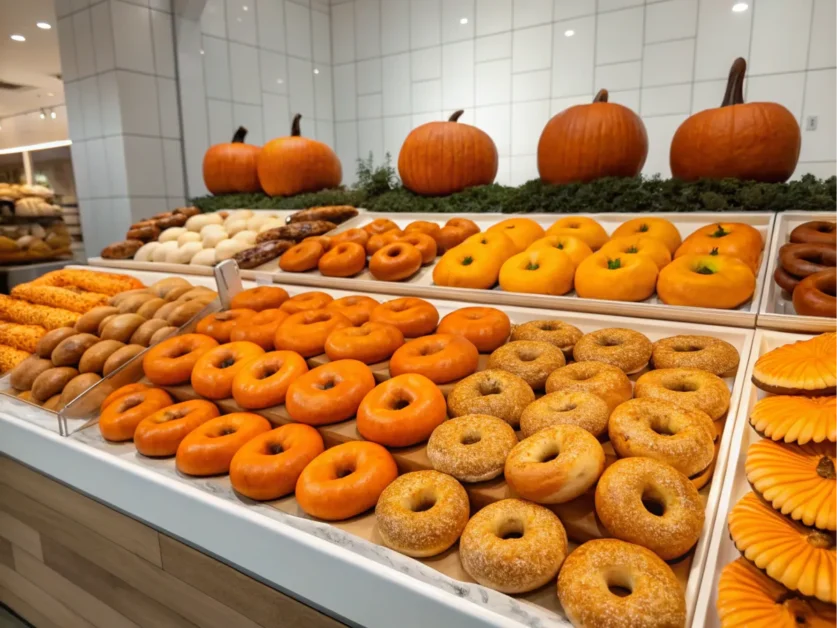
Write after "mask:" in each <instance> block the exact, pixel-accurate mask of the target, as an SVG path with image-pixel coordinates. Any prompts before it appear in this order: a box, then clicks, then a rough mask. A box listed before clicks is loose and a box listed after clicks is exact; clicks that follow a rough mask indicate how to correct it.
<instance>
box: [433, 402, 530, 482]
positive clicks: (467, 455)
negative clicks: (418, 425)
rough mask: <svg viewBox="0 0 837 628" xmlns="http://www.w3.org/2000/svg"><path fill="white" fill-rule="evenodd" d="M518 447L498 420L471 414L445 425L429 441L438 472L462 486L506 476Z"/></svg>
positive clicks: (509, 428)
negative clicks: (508, 461) (508, 458)
mask: <svg viewBox="0 0 837 628" xmlns="http://www.w3.org/2000/svg"><path fill="white" fill-rule="evenodd" d="M515 445H517V436H515V434H514V430H513V429H512V427H511V426H510V425H509V424H508V423H506V422H505V421H503V420H502V419H498V418H497V417H493V416H488V415H486V414H468V415H465V416H461V417H458V418H456V419H451V420H450V421H445V422H444V423H442V424H441V425H439V426H438V427H437V428H436V429H434V430H433V433H432V434H431V435H430V440H428V441H427V457H428V458H429V459H430V464H432V465H433V468H434V469H436V471H441V472H442V473H447V474H448V475H452V476H453V477H455V478H456V479H457V480H459V481H461V482H484V481H486V480H492V479H494V478H496V477H497V476H498V475H500V474H501V473H502V472H503V465H504V464H505V462H506V456H508V455H509V452H510V451H511V450H512V448H513V447H514V446H515Z"/></svg>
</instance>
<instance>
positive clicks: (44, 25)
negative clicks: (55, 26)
mask: <svg viewBox="0 0 837 628" xmlns="http://www.w3.org/2000/svg"><path fill="white" fill-rule="evenodd" d="M35 26H37V27H38V28H40V29H41V30H44V31H48V30H49V29H51V28H52V24H50V23H49V22H37V23H36V24H35Z"/></svg>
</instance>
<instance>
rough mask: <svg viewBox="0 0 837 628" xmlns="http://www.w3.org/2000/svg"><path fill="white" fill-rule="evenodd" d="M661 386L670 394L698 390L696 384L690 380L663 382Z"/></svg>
mask: <svg viewBox="0 0 837 628" xmlns="http://www.w3.org/2000/svg"><path fill="white" fill-rule="evenodd" d="M663 386H664V387H665V388H667V389H668V390H670V391H672V392H695V391H697V390H698V389H699V388H700V386H699V385H698V384H697V383H696V382H693V381H690V380H677V381H674V382H663Z"/></svg>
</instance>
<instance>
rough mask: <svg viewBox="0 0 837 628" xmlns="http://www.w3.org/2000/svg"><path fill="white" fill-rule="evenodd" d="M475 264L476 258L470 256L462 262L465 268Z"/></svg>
mask: <svg viewBox="0 0 837 628" xmlns="http://www.w3.org/2000/svg"><path fill="white" fill-rule="evenodd" d="M473 263H474V258H473V257H471V256H470V255H469V256H468V257H466V258H465V259H463V260H462V265H463V266H470V265H471V264H473Z"/></svg>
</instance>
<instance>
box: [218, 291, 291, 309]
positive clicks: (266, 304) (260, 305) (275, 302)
mask: <svg viewBox="0 0 837 628" xmlns="http://www.w3.org/2000/svg"><path fill="white" fill-rule="evenodd" d="M287 300H288V293H287V291H286V290H285V289H284V288H280V287H279V286H257V287H255V288H250V289H249V290H242V291H241V292H239V293H238V294H236V295H235V296H234V297H233V298H232V300H231V301H230V307H231V308H235V309H239V308H243V309H247V310H255V311H256V312H261V311H262V310H269V309H273V308H277V307H280V306H281V305H282V304H283V303H284V302H285V301H287Z"/></svg>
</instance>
